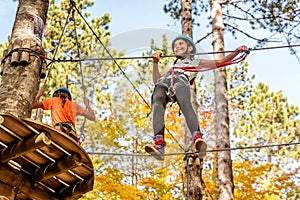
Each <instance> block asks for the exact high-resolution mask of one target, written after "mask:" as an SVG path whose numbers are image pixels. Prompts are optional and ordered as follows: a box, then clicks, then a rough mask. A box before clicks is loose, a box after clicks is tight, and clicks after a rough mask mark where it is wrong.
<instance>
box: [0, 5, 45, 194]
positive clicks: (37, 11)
mask: <svg viewBox="0 0 300 200" xmlns="http://www.w3.org/2000/svg"><path fill="white" fill-rule="evenodd" d="M48 5H49V2H48V0H19V5H18V10H17V13H16V19H15V23H14V27H13V30H12V35H11V40H10V41H9V47H8V49H6V50H5V51H4V54H3V62H2V67H1V75H2V79H1V83H0V112H6V113H11V114H14V115H16V116H19V117H30V115H31V110H32V104H33V101H34V99H35V96H36V94H37V91H38V88H39V83H40V77H41V73H42V66H45V63H44V62H42V60H41V58H40V55H43V54H44V50H43V47H42V35H43V34H42V32H43V29H44V24H45V22H46V18H47V12H48ZM2 28H3V27H2ZM7 170H8V171H6V173H12V172H11V171H10V169H9V168H7ZM0 187H1V189H0V197H1V196H5V197H6V198H7V199H14V197H15V195H16V192H17V188H15V187H14V186H12V185H10V183H9V182H8V183H7V182H5V181H3V182H2V181H0ZM4 188H7V189H4Z"/></svg>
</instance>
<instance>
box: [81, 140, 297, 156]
mask: <svg viewBox="0 0 300 200" xmlns="http://www.w3.org/2000/svg"><path fill="white" fill-rule="evenodd" d="M299 144H300V142H291V143H281V144H268V145H257V146H245V147H233V148H224V149H213V150H207V151H206V153H213V152H219V151H236V150H245V149H262V148H271V147H283V146H292V145H299ZM87 153H88V154H92V155H104V156H139V157H148V156H149V157H151V156H152V155H149V154H130V153H109V152H87ZM195 153H197V152H179V153H169V154H164V155H165V156H179V155H188V154H195Z"/></svg>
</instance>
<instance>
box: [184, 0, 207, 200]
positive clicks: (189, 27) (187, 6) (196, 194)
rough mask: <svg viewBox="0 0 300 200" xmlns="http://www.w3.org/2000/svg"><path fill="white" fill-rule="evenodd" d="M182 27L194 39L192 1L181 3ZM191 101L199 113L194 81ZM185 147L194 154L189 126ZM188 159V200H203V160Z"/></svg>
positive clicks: (195, 157) (192, 157) (188, 157)
mask: <svg viewBox="0 0 300 200" xmlns="http://www.w3.org/2000/svg"><path fill="white" fill-rule="evenodd" d="M181 26H182V34H183V35H187V36H189V37H190V38H193V21H192V8H191V1H190V0H182V1H181ZM190 92H191V101H192V105H193V108H194V110H195V112H196V113H197V109H198V104H197V101H196V85H195V83H194V81H193V82H192V84H191V86H190ZM185 138H186V139H185V146H186V151H188V152H192V151H194V150H193V146H192V145H191V144H193V138H192V133H190V131H189V129H188V128H187V125H185ZM185 159H186V166H185V167H186V178H187V193H186V199H187V200H201V199H202V196H203V185H202V177H201V176H202V165H203V160H202V159H201V160H199V157H198V155H197V154H195V155H187V156H186V157H185Z"/></svg>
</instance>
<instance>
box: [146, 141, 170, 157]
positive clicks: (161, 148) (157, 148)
mask: <svg viewBox="0 0 300 200" xmlns="http://www.w3.org/2000/svg"><path fill="white" fill-rule="evenodd" d="M157 143H158V142H157V141H155V145H154V146H153V145H150V144H147V145H146V146H145V151H146V152H147V153H149V154H151V155H152V156H153V157H154V158H155V159H156V160H160V161H163V160H164V159H165V147H166V142H165V141H163V142H162V143H160V142H159V143H160V144H157Z"/></svg>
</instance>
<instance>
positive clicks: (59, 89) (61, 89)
mask: <svg viewBox="0 0 300 200" xmlns="http://www.w3.org/2000/svg"><path fill="white" fill-rule="evenodd" d="M59 91H62V92H66V93H67V94H68V96H69V99H70V100H71V101H72V95H71V92H70V90H69V89H68V88H65V87H60V88H57V89H56V90H55V91H54V93H53V96H54V95H55V94H56V93H58V92H59Z"/></svg>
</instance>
